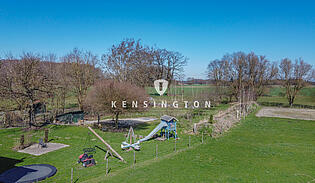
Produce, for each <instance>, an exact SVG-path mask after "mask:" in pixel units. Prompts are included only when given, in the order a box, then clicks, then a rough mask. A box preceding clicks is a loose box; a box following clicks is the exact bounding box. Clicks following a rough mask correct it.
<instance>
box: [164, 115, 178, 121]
mask: <svg viewBox="0 0 315 183" xmlns="http://www.w3.org/2000/svg"><path fill="white" fill-rule="evenodd" d="M173 119H174V120H175V121H178V120H177V119H176V118H175V117H172V116H168V115H164V116H162V117H161V120H163V121H166V122H170V121H172V120H173Z"/></svg>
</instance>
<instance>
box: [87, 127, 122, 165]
mask: <svg viewBox="0 0 315 183" xmlns="http://www.w3.org/2000/svg"><path fill="white" fill-rule="evenodd" d="M88 129H89V130H90V131H91V132H92V133H93V134H94V135H95V136H96V137H97V138H98V139H99V140H100V141H101V142H103V143H104V144H105V146H106V147H107V149H108V151H110V152H113V153H114V154H115V155H116V156H117V157H118V158H119V159H120V160H121V161H122V162H126V161H125V160H124V158H123V157H121V156H120V155H119V154H118V153H117V152H116V151H115V150H114V149H113V148H112V147H111V146H110V145H109V144H108V143H107V142H106V141H105V140H104V139H103V138H102V137H101V136H99V135H98V134H97V133H96V132H95V131H94V130H93V129H92V128H91V127H88Z"/></svg>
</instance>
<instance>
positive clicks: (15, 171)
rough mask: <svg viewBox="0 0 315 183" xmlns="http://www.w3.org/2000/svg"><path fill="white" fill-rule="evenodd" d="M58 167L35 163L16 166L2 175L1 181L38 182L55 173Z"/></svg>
mask: <svg viewBox="0 0 315 183" xmlns="http://www.w3.org/2000/svg"><path fill="white" fill-rule="evenodd" d="M56 172H57V169H56V167H54V166H52V165H48V164H34V165H25V166H19V167H14V168H12V169H10V170H7V171H5V172H4V173H2V174H1V175H0V182H3V183H11V182H17V183H22V182H38V181H41V180H44V179H46V178H48V177H51V176H53V175H55V174H56Z"/></svg>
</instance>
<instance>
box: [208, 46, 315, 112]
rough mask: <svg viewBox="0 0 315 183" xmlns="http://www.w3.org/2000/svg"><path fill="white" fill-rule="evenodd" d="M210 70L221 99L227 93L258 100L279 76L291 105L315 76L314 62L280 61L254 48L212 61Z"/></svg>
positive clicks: (209, 72) (231, 95) (210, 76)
mask: <svg viewBox="0 0 315 183" xmlns="http://www.w3.org/2000/svg"><path fill="white" fill-rule="evenodd" d="M207 73H208V78H210V79H212V80H213V81H214V85H215V88H216V94H217V95H218V97H219V98H220V99H221V100H222V98H223V97H228V98H229V100H230V101H232V99H235V100H238V101H240V100H244V99H243V98H244V96H246V98H245V100H257V99H258V97H260V96H262V95H263V94H264V92H265V90H266V88H267V86H268V85H270V84H271V82H272V81H274V80H279V81H280V83H281V85H282V86H283V87H284V88H285V90H286V97H287V100H288V103H289V105H290V106H292V105H293V103H294V99H295V98H296V96H297V94H298V92H299V91H300V90H301V89H302V88H303V87H305V86H306V85H307V84H308V81H310V80H311V79H312V78H313V79H315V71H314V70H312V66H311V65H310V64H308V63H306V62H305V61H304V60H303V59H301V58H299V59H296V60H295V61H294V62H293V61H292V60H290V59H289V58H284V59H282V60H281V61H280V64H278V63H277V62H271V61H269V60H268V59H267V58H266V57H265V56H262V55H256V54H255V53H254V52H251V53H248V54H246V53H244V52H236V53H232V54H226V55H224V56H223V57H222V58H221V59H216V60H213V61H211V62H210V63H209V65H208V68H207Z"/></svg>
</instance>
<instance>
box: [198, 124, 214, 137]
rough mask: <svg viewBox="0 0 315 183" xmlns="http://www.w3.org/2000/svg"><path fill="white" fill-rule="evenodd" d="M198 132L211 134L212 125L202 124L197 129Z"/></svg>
mask: <svg viewBox="0 0 315 183" xmlns="http://www.w3.org/2000/svg"><path fill="white" fill-rule="evenodd" d="M199 133H200V134H201V133H203V134H204V135H211V133H212V126H210V125H209V126H203V127H202V128H200V129H199Z"/></svg>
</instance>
